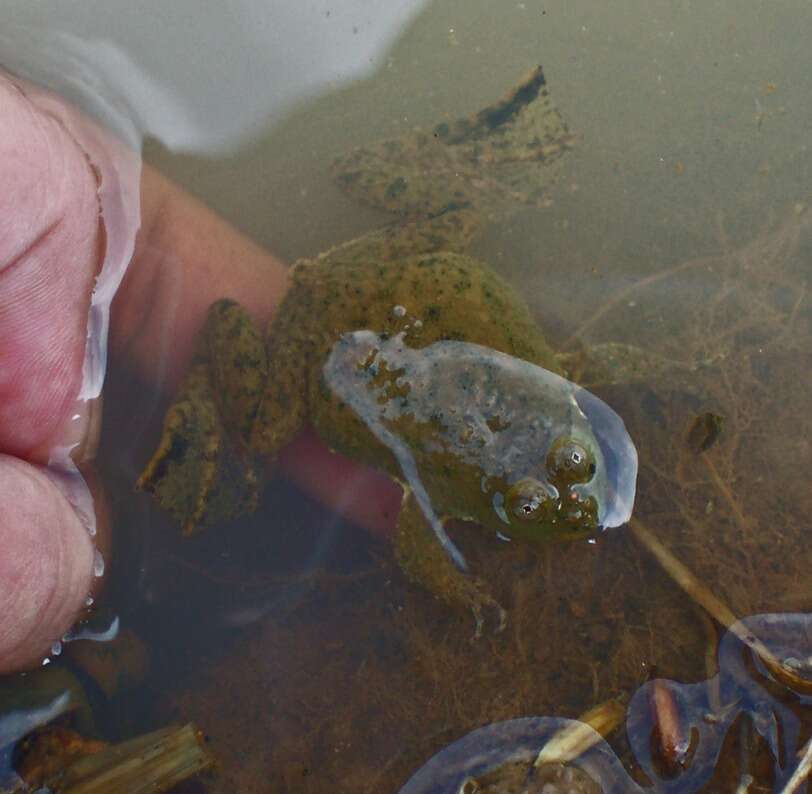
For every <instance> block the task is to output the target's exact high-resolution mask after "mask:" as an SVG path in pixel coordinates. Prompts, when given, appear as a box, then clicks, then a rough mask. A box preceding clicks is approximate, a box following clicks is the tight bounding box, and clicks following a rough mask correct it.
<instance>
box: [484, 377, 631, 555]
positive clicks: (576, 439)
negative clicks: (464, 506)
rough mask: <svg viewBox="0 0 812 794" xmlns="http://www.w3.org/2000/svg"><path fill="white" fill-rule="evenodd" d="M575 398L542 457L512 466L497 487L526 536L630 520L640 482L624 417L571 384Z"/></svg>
mask: <svg viewBox="0 0 812 794" xmlns="http://www.w3.org/2000/svg"><path fill="white" fill-rule="evenodd" d="M573 387H574V388H573V391H572V396H573V398H574V402H575V404H576V406H577V408H576V409H575V411H574V412H573V413H571V414H569V416H568V421H567V422H566V423H562V424H561V425H560V426H559V427H558V431H559V432H558V433H556V434H551V440H550V443H549V445H548V446H547V448H546V450H539V457H543V461H538V460H537V461H535V463H534V465H533V466H532V467H531V468H529V469H528V470H526V471H524V472H517V473H514V477H513V479H512V481H511V482H510V483H508V485H507V488H506V489H504V490H499V491H497V492H495V493H494V494H493V500H492V504H493V508H494V510H495V512H496V514H497V516H498V517H499V519H500V521H501V523H502V524H503V525H504V524H507V525H508V526H507V527H506V531H507V532H508V534H510V535H514V536H517V537H522V538H526V539H531V540H535V539H542V538H548V537H558V538H562V537H578V536H582V535H588V534H592V533H594V532H595V531H597V530H601V529H608V528H609V527H616V526H619V525H621V524H624V523H626V521H628V520H629V518H630V517H631V512H632V507H633V505H634V494H635V488H636V482H637V451H636V450H635V447H634V444H633V443H632V441H631V438H630V437H629V434H628V432H627V431H626V427H625V425H624V424H623V421H622V420H621V418H620V417H619V416H618V415H617V414H616V413H615V412H614V411H613V410H612V409H611V408H610V407H609V406H608V405H606V403H604V402H603V401H602V400H599V399H598V398H597V397H595V395H593V394H591V393H590V392H588V391H587V390H586V389H582V388H580V387H578V386H574V384H573Z"/></svg>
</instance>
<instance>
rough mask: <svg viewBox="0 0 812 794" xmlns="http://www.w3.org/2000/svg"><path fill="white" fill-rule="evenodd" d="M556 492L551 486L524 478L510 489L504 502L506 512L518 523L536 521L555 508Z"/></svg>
mask: <svg viewBox="0 0 812 794" xmlns="http://www.w3.org/2000/svg"><path fill="white" fill-rule="evenodd" d="M557 500H558V492H557V491H556V490H555V488H553V487H552V486H551V485H547V484H546V483H542V482H539V481H538V480H533V479H530V478H525V479H524V480H519V482H517V483H515V484H514V485H512V486H511V487H510V490H509V491H508V493H507V498H506V499H505V502H506V504H507V508H508V512H509V513H510V515H511V516H512V517H513V518H518V519H519V521H536V520H537V519H538V518H539V517H540V516H542V515H544V514H545V513H549V512H550V510H551V509H553V508H554V507H555V505H556V504H557Z"/></svg>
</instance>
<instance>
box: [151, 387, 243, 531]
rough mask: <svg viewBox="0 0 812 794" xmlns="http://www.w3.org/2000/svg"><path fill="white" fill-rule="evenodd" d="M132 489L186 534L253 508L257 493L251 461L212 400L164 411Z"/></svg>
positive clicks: (185, 402) (183, 403)
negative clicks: (225, 426)
mask: <svg viewBox="0 0 812 794" xmlns="http://www.w3.org/2000/svg"><path fill="white" fill-rule="evenodd" d="M198 397H199V395H198ZM136 488H138V490H142V491H148V492H149V493H151V494H152V495H153V496H154V497H155V498H156V499H157V501H158V503H159V504H160V505H161V507H162V508H163V509H164V510H166V511H167V512H168V513H169V514H170V515H171V516H172V517H173V518H174V519H175V520H176V521H177V522H178V523H179V524H180V526H181V529H182V532H183V534H185V535H189V534H192V533H193V532H195V531H196V530H198V529H200V528H202V527H204V526H207V525H209V524H215V523H219V522H221V521H225V520H228V519H229V518H234V517H236V516H238V515H240V514H242V513H245V512H247V511H249V510H251V509H252V508H253V507H254V506H255V504H256V501H257V494H258V482H257V476H256V473H255V471H254V467H253V462H252V461H249V460H246V459H245V458H244V456H243V455H242V454H240V452H239V451H238V450H236V449H234V448H233V445H232V444H230V443H229V442H228V440H227V439H226V438H225V436H224V434H223V432H222V427H221V425H220V421H219V418H218V417H217V413H216V410H215V409H214V406H213V404H209V403H207V401H205V400H200V399H188V398H181V399H179V400H178V402H176V403H175V404H174V405H173V406H172V407H171V408H170V409H169V411H168V412H167V415H166V419H165V421H164V429H163V435H162V436H161V441H160V443H159V446H158V448H157V449H156V451H155V453H154V454H153V456H152V458H151V459H150V461H149V462H148V463H147V465H146V466H145V468H144V471H143V472H142V473H141V476H140V477H139V478H138V481H137V483H136Z"/></svg>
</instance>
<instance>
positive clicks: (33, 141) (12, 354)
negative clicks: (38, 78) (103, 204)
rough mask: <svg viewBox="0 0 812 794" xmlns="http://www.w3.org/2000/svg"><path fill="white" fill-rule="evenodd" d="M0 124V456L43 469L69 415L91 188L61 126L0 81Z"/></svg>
mask: <svg viewBox="0 0 812 794" xmlns="http://www.w3.org/2000/svg"><path fill="white" fill-rule="evenodd" d="M0 126H1V127H2V130H3V134H2V136H0V184H1V185H3V190H2V191H0V339H2V340H3V343H2V346H0V449H2V450H3V451H4V452H9V453H13V454H15V455H18V456H20V457H23V458H26V459H28V460H37V461H40V462H43V463H45V462H47V460H48V455H49V453H50V450H51V449H52V448H53V447H54V446H56V445H58V444H59V443H61V442H62V441H63V439H64V436H65V433H66V427H67V426H68V425H69V424H70V422H71V419H72V417H73V414H74V413H75V412H76V395H77V394H78V390H79V386H80V382H81V377H82V361H83V356H84V349H85V340H86V334H87V314H88V307H89V302H90V292H91V289H92V284H93V279H94V276H95V274H96V271H97V269H98V265H99V258H100V247H101V233H100V229H99V208H98V199H97V193H96V191H97V184H96V179H95V177H94V174H93V171H92V169H91V167H90V165H89V163H88V162H87V158H86V157H85V156H84V154H83V152H82V151H81V150H80V149H79V148H78V146H77V145H76V144H75V143H74V141H73V140H72V139H71V137H70V136H69V135H68V134H67V133H66V132H65V130H64V128H63V127H62V126H61V125H60V124H59V123H58V122H57V121H56V120H54V119H53V118H52V117H50V116H48V115H46V114H43V113H41V112H39V111H38V110H37V109H36V108H35V107H34V106H33V105H31V103H30V102H29V101H28V100H27V99H26V97H25V96H24V95H23V93H22V92H21V91H19V90H18V89H17V88H16V87H15V86H14V85H13V84H12V83H10V82H9V81H8V80H5V79H4V78H2V77H0Z"/></svg>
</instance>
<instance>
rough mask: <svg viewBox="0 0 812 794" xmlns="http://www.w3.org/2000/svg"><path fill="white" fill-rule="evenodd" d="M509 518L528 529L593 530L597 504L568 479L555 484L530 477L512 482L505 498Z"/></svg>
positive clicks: (595, 521) (596, 521) (595, 527)
mask: <svg viewBox="0 0 812 794" xmlns="http://www.w3.org/2000/svg"><path fill="white" fill-rule="evenodd" d="M505 507H506V508H507V509H506V513H507V517H508V520H509V522H510V523H511V524H514V522H515V525H517V528H518V527H524V528H526V529H528V530H531V529H537V530H539V531H542V532H543V531H554V532H561V533H572V532H579V533H580V532H592V531H594V530H596V529H597V528H598V503H597V500H596V499H595V498H594V497H593V496H590V495H585V494H582V493H579V491H578V490H577V489H576V488H573V487H571V485H570V484H569V483H567V482H562V481H559V483H558V487H556V486H555V485H553V484H551V483H547V482H542V481H540V480H536V479H533V478H531V477H525V478H523V479H521V480H519V481H518V482H516V483H514V484H513V485H512V486H511V487H510V489H509V490H508V493H507V496H506V498H505Z"/></svg>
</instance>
